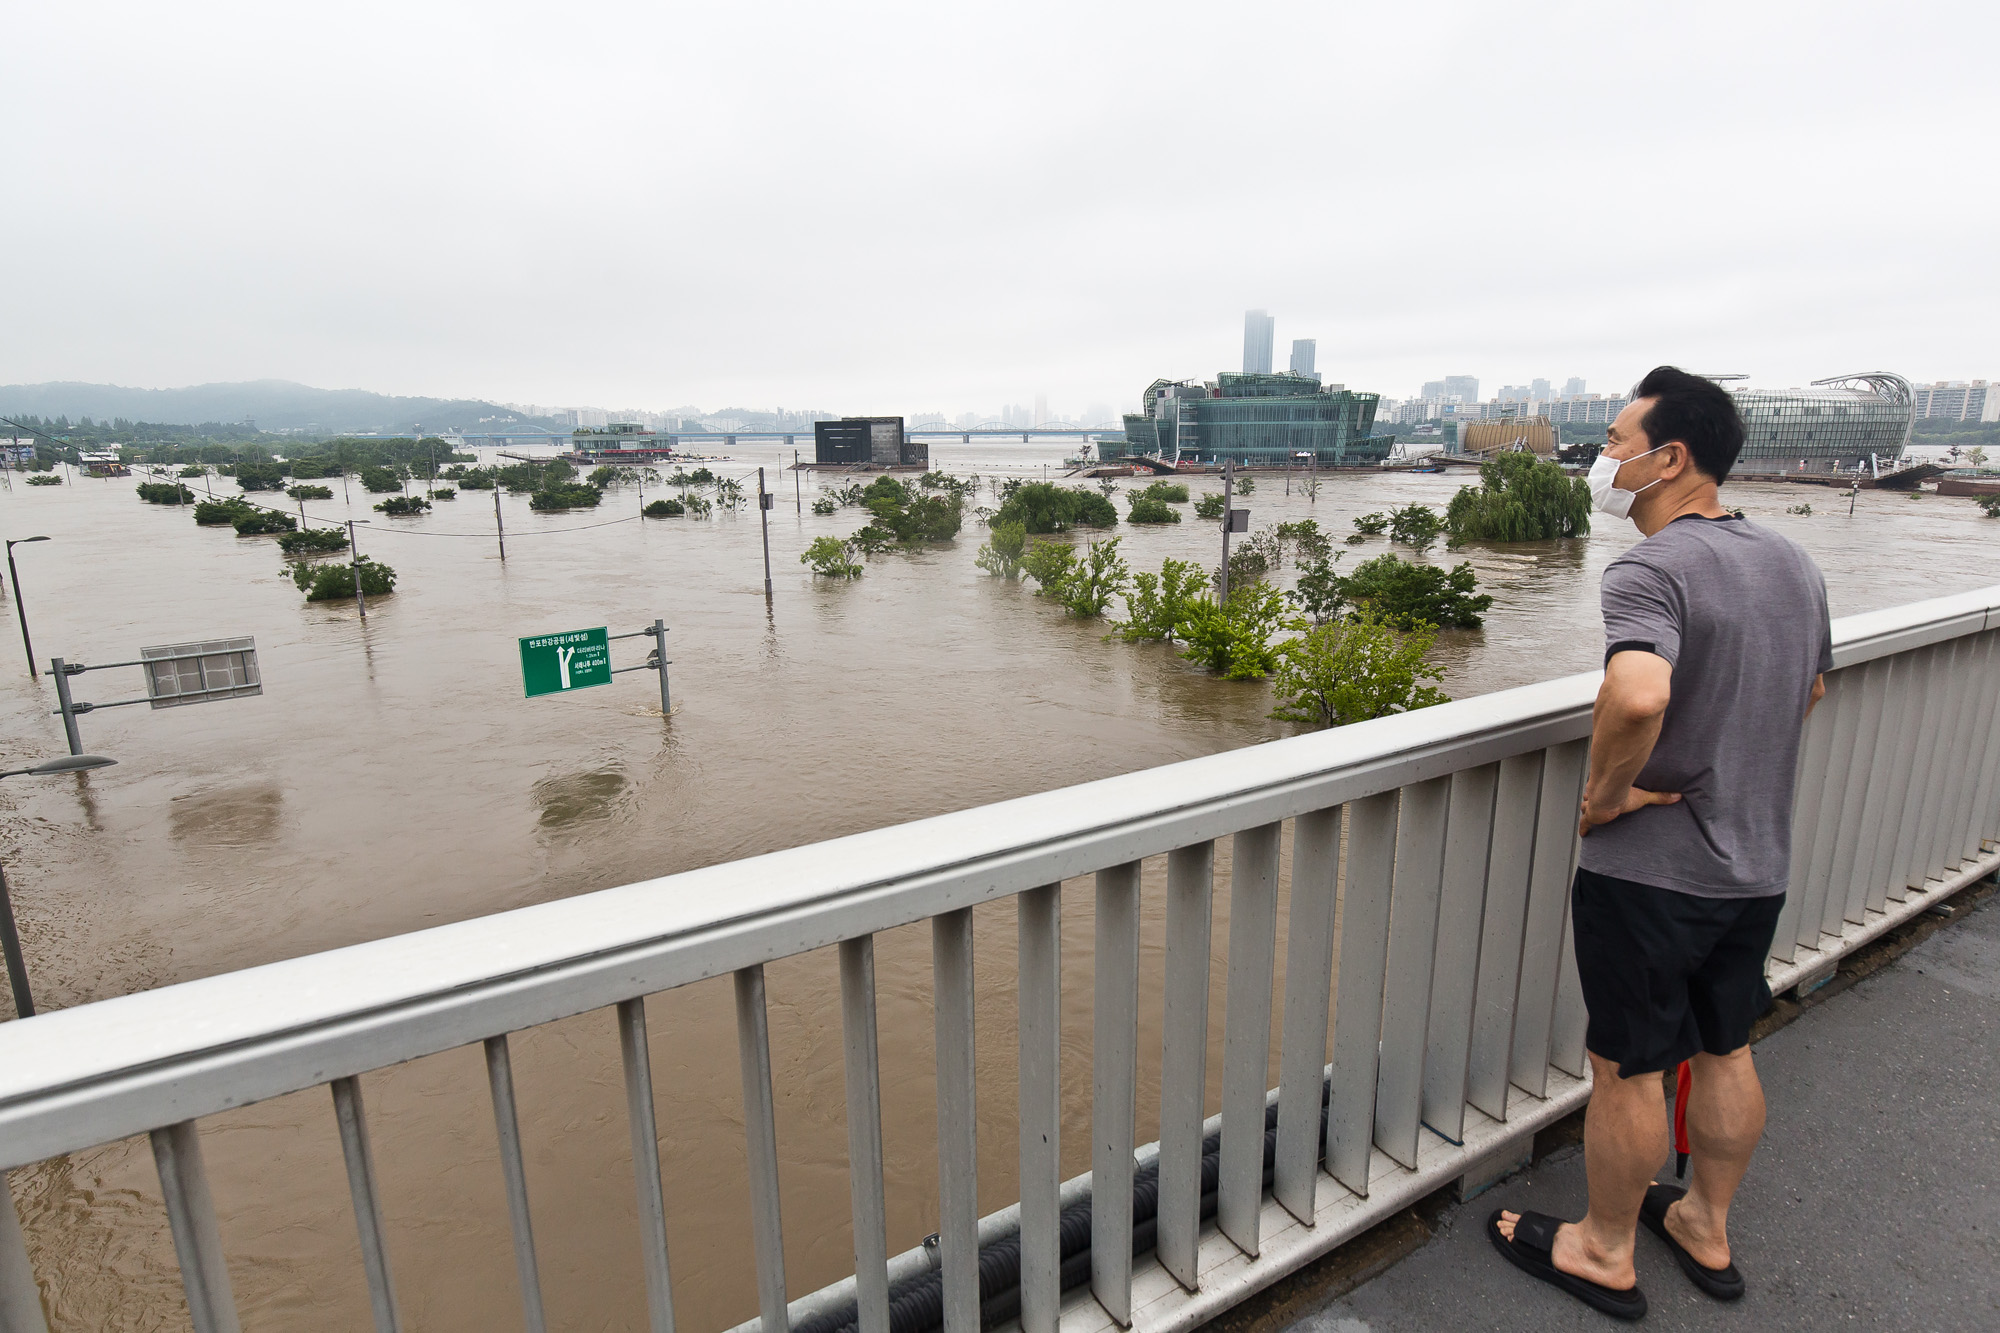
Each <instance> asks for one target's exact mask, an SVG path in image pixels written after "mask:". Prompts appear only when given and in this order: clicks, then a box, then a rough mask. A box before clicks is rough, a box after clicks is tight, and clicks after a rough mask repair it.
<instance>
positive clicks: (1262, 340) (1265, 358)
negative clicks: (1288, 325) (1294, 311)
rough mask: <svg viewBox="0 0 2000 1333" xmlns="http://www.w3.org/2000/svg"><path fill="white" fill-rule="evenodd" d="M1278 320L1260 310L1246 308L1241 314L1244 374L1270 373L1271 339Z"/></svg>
mask: <svg viewBox="0 0 2000 1333" xmlns="http://www.w3.org/2000/svg"><path fill="white" fill-rule="evenodd" d="M1277 326H1278V321H1277V320H1275V319H1273V318H1271V316H1270V315H1269V313H1267V312H1265V311H1262V310H1247V311H1245V312H1244V314H1243V373H1244V374H1246V375H1268V374H1270V373H1271V340H1272V337H1273V335H1274V334H1275V332H1276V330H1277Z"/></svg>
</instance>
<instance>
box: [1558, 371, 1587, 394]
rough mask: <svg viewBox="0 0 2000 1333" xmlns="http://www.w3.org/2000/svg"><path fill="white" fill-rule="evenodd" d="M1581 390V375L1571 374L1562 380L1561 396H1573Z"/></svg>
mask: <svg viewBox="0 0 2000 1333" xmlns="http://www.w3.org/2000/svg"><path fill="white" fill-rule="evenodd" d="M1582 392H1583V377H1582V376H1581V375H1571V376H1570V377H1569V378H1568V379H1567V380H1565V381H1564V382H1563V397H1565V398H1575V397H1576V396H1577V395H1579V394H1581V393H1582Z"/></svg>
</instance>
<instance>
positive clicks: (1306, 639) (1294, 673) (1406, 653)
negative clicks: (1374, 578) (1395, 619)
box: [1271, 613, 1450, 727]
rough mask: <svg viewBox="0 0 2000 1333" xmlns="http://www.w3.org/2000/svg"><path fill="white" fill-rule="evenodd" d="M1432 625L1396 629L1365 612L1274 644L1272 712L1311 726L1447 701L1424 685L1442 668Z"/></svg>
mask: <svg viewBox="0 0 2000 1333" xmlns="http://www.w3.org/2000/svg"><path fill="white" fill-rule="evenodd" d="M1436 640H1437V631H1435V630H1433V629H1431V628H1430V627H1429V626H1419V627H1417V628H1416V629H1412V630H1409V631H1407V632H1406V633H1401V634H1399V633H1397V631H1396V630H1394V629H1393V628H1391V627H1390V626H1388V625H1384V624H1382V623H1380V622H1379V621H1377V620H1376V619H1374V617H1372V616H1370V615H1368V614H1366V613H1363V614H1361V615H1358V616H1353V617H1350V618H1348V619H1345V620H1332V621H1328V622H1327V623H1325V624H1322V625H1319V626H1317V627H1315V628H1313V629H1310V630H1308V631H1306V633H1304V634H1302V635H1300V636H1299V637H1298V638H1296V639H1290V640H1287V641H1286V642H1285V643H1283V644H1281V645H1280V646H1279V648H1278V670H1277V677H1276V679H1275V680H1273V681H1272V682H1271V692H1272V693H1273V694H1274V695H1275V696H1276V697H1277V701H1278V706H1277V707H1276V708H1275V709H1273V710H1272V711H1271V716H1272V717H1274V718H1276V719H1278V720H1279V721H1281V722H1298V723H1302V724H1304V725H1305V726H1309V727H1341V726H1346V725H1347V724H1349V723H1352V722H1366V721H1367V720H1368V719H1370V718H1375V717H1387V716H1389V715H1390V714H1392V713H1407V712H1410V711H1412V710H1413V709H1418V708H1429V707H1431V706H1432V705H1433V704H1441V703H1448V702H1450V696H1449V695H1447V694H1445V693H1444V691H1442V690H1439V689H1436V688H1435V687H1433V686H1430V685H1426V684H1424V683H1423V682H1424V681H1426V680H1442V679H1443V678H1444V668H1443V667H1440V666H1438V665H1437V664H1436V663H1434V662H1432V661H1431V660H1430V656H1429V654H1430V650H1431V645H1432V644H1433V643H1435V642H1436Z"/></svg>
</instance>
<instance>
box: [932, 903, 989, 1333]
mask: <svg viewBox="0 0 2000 1333" xmlns="http://www.w3.org/2000/svg"><path fill="white" fill-rule="evenodd" d="M931 969H932V970H931V978H932V988H933V992H934V995H935V997H936V998H935V1003H934V1010H935V1015H936V1021H937V1100H938V1263H939V1266H940V1268H941V1269H942V1271H943V1273H944V1328H945V1333H979V1142H978V1135H977V1125H978V1119H977V1113H976V1107H975V1105H974V1090H975V1087H976V1085H977V1080H978V1072H977V1065H976V1063H975V1061H974V1059H973V1040H974V1028H973V980H972V976H973V974H972V909H971V908H969V907H961V908H959V909H958V910H957V911H954V912H940V913H939V914H938V915H937V916H934V917H932V918H931Z"/></svg>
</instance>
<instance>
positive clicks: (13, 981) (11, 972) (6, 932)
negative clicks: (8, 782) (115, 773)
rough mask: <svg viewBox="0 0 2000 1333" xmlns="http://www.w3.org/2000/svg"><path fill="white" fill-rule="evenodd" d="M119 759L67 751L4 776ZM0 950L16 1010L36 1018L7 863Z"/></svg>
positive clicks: (1, 883)
mask: <svg viewBox="0 0 2000 1333" xmlns="http://www.w3.org/2000/svg"><path fill="white" fill-rule="evenodd" d="M117 762H118V761H117V760H116V759H106V758H105V757H104V756H103V755H101V754H72V755H64V756H63V757H62V758H61V759H51V760H49V761H48V762H46V763H41V764H36V765H35V766H34V767H33V768H16V769H12V770H10V771H8V772H5V773H0V778H18V777H20V776H22V775H23V774H28V775H31V776H34V777H46V776H49V775H51V774H56V773H81V772H83V771H84V770H85V769H90V768H109V767H110V766H111V765H113V764H115V763H117ZM0 954H4V955H5V956H6V959H7V984H8V985H9V986H11V987H13V990H14V1012H15V1014H17V1015H18V1016H20V1017H22V1018H33V1017H34V1016H35V997H34V996H33V995H32V994H31V993H30V992H29V990H28V963H27V960H26V959H25V958H23V957H22V956H21V936H20V933H19V932H18V931H17V930H15V928H14V904H13V902H12V901H11V900H10V899H9V898H8V896H7V871H6V868H5V867H0Z"/></svg>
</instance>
